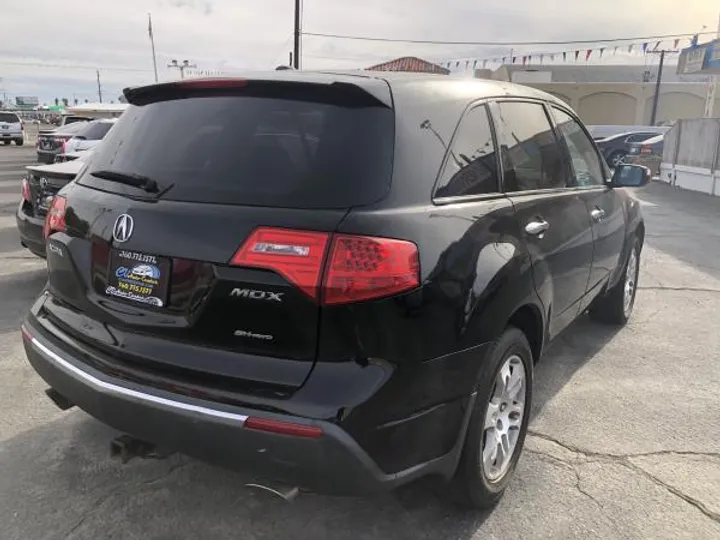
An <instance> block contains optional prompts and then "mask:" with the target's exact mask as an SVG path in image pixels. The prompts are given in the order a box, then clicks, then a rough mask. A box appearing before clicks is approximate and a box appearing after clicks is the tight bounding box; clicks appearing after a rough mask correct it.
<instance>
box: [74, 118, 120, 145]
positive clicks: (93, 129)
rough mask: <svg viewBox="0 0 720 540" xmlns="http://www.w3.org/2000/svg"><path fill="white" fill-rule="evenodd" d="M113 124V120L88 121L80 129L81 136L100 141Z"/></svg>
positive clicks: (79, 134)
mask: <svg viewBox="0 0 720 540" xmlns="http://www.w3.org/2000/svg"><path fill="white" fill-rule="evenodd" d="M112 126H113V124H112V122H88V123H87V125H86V126H84V127H83V128H82V129H81V130H80V131H78V136H79V137H85V138H86V139H87V140H89V141H99V140H101V139H102V138H103V137H105V135H106V134H107V132H108V131H110V128H111V127H112Z"/></svg>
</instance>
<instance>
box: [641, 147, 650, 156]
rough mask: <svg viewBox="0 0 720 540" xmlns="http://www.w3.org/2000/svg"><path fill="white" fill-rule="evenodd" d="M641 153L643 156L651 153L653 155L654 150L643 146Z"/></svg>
mask: <svg viewBox="0 0 720 540" xmlns="http://www.w3.org/2000/svg"><path fill="white" fill-rule="evenodd" d="M640 153H641V154H650V153H652V148H650V147H649V146H641V147H640Z"/></svg>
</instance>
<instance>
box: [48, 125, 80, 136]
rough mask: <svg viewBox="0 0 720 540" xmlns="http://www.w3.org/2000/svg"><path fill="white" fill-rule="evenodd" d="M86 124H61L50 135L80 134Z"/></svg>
mask: <svg viewBox="0 0 720 540" xmlns="http://www.w3.org/2000/svg"><path fill="white" fill-rule="evenodd" d="M85 126H86V124H85V122H82V123H81V122H76V123H74V124H70V125H69V126H60V127H58V128H55V129H54V130H53V131H52V133H50V135H60V136H62V135H79V134H80V132H81V131H82V130H83V129H85Z"/></svg>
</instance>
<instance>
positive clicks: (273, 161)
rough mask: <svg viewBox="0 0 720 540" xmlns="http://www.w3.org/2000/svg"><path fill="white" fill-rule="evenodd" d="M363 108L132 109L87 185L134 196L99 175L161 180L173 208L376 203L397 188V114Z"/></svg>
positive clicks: (286, 102)
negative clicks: (393, 182) (189, 204)
mask: <svg viewBox="0 0 720 540" xmlns="http://www.w3.org/2000/svg"><path fill="white" fill-rule="evenodd" d="M350 101H352V100H350ZM373 103H375V102H374V101H373ZM354 105H355V104H354V102H352V103H350V104H349V105H345V101H342V105H340V104H338V102H333V103H325V102H322V101H301V100H298V99H281V98H278V97H275V96H273V97H262V96H257V95H250V96H197V97H187V98H185V99H174V100H167V101H157V102H151V103H149V104H146V105H132V106H130V107H129V108H128V109H127V110H126V112H125V113H124V114H123V115H122V117H121V118H120V119H119V120H118V121H117V123H116V124H115V126H114V127H113V129H112V130H111V131H110V133H109V134H108V136H107V137H106V138H105V139H104V140H103V144H102V147H101V148H99V149H98V151H97V152H96V153H95V155H94V156H93V158H92V160H91V166H90V170H89V171H88V172H89V173H90V174H86V175H84V176H83V177H82V178H80V179H79V180H78V181H79V183H81V184H85V185H89V186H91V187H96V188H98V189H103V190H105V191H112V192H117V193H131V191H128V190H132V188H128V186H126V185H123V184H120V183H111V182H107V181H104V180H100V179H97V178H94V177H93V176H92V172H93V171H99V170H105V171H107V170H110V171H114V172H121V173H127V174H133V175H141V176H145V177H149V178H151V179H153V180H155V182H157V183H158V184H159V185H160V188H161V189H167V191H166V193H165V194H164V195H163V196H162V197H163V199H169V200H178V201H193V202H207V203H225V204H240V205H257V206H277V207H287V208H345V207H349V206H357V205H364V204H369V203H372V202H375V201H377V200H378V199H380V198H382V197H383V196H384V195H385V194H386V193H387V191H388V189H389V186H390V178H391V174H392V156H393V147H394V114H393V111H392V110H391V109H388V108H387V107H384V106H381V105H379V104H378V105H368V104H367V100H365V101H363V102H362V104H361V105H358V106H354ZM169 186H172V187H169ZM133 194H134V195H136V194H137V192H133Z"/></svg>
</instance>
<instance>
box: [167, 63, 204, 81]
mask: <svg viewBox="0 0 720 540" xmlns="http://www.w3.org/2000/svg"><path fill="white" fill-rule="evenodd" d="M167 67H169V68H175V69H178V70H179V71H180V78H181V79H184V78H185V70H186V69H195V68H196V67H197V66H196V65H195V64H191V63H190V62H188V61H187V60H183V61H182V64H181V63H179V62H178V61H177V60H171V61H170V63H169V64H168V66H167Z"/></svg>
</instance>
